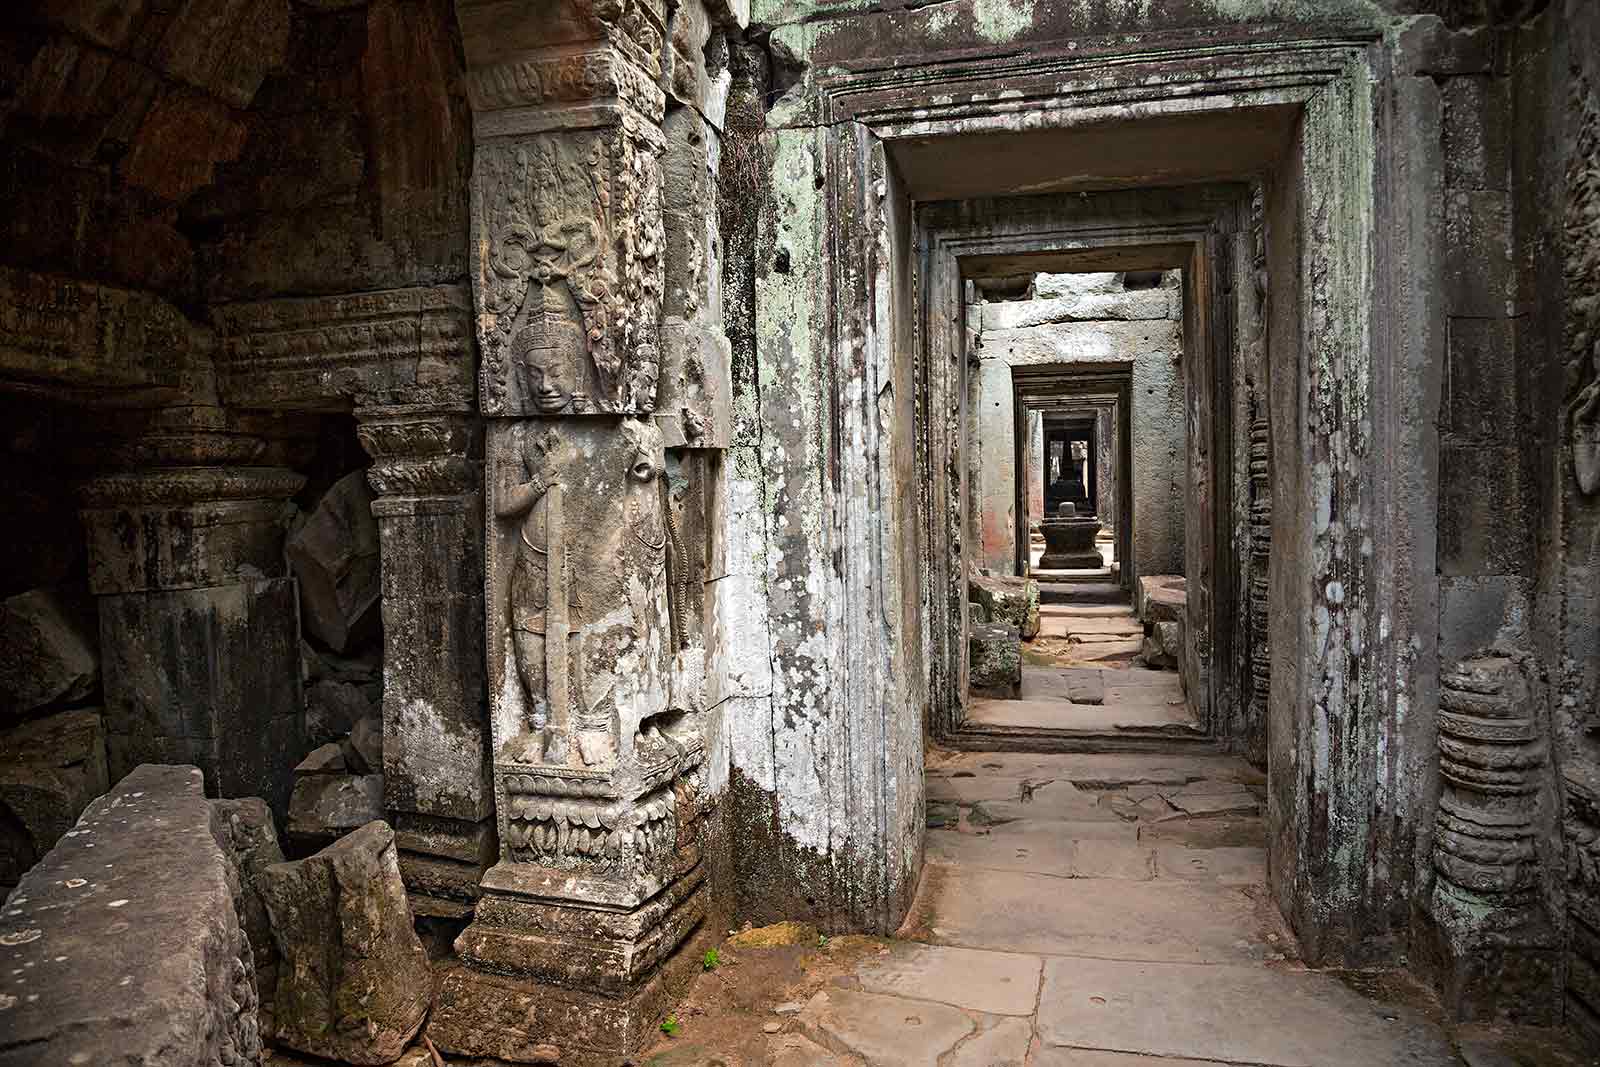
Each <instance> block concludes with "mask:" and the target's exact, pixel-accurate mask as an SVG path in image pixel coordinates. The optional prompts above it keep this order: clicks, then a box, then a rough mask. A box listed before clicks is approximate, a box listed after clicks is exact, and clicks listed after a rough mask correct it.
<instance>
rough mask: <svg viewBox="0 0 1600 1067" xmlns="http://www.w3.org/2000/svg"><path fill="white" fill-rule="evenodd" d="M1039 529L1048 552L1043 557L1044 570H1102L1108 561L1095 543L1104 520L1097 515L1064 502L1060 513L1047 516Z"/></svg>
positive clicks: (1040, 558)
mask: <svg viewBox="0 0 1600 1067" xmlns="http://www.w3.org/2000/svg"><path fill="white" fill-rule="evenodd" d="M1039 529H1040V532H1042V533H1043V534H1044V543H1045V550H1044V555H1042V556H1040V557H1039V569H1040V570H1046V571H1064V570H1099V569H1100V568H1101V567H1104V566H1105V565H1106V561H1105V558H1104V557H1102V556H1101V555H1100V553H1099V551H1097V550H1096V549H1095V547H1094V539H1095V535H1096V534H1098V533H1099V532H1100V520H1099V519H1097V518H1095V517H1094V516H1093V515H1083V516H1080V515H1077V514H1075V512H1074V509H1073V506H1072V505H1071V504H1063V505H1061V509H1060V511H1059V512H1058V513H1057V515H1056V517H1055V518H1051V519H1045V520H1044V521H1043V522H1041V523H1040V524H1039Z"/></svg>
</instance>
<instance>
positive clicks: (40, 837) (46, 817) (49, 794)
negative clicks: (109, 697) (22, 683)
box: [0, 708, 110, 886]
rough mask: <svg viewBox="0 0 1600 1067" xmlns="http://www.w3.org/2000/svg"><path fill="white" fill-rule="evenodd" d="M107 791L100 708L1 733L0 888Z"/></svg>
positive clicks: (15, 878)
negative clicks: (1, 815) (3, 815)
mask: <svg viewBox="0 0 1600 1067" xmlns="http://www.w3.org/2000/svg"><path fill="white" fill-rule="evenodd" d="M109 787H110V780H109V778H108V776H107V774H106V741H105V725H104V722H103V720H102V718H101V715H100V709H99V708H78V709H75V710H73V711H63V712H59V713H57V714H55V715H50V716H47V717H45V718H42V719H34V720H32V721H30V722H26V723H23V724H22V725H20V726H16V727H13V728H12V729H10V730H7V731H6V732H5V733H3V734H0V813H9V814H10V816H11V818H10V819H9V820H6V819H0V823H4V824H6V825H7V826H8V827H9V830H0V885H3V886H12V885H15V884H16V883H17V881H18V879H20V878H21V877H22V875H23V873H24V872H25V871H27V870H28V868H30V867H32V866H33V865H34V864H35V863H36V862H38V860H39V859H40V857H42V856H43V855H44V854H45V853H47V852H49V851H50V849H52V848H54V847H55V844H56V842H57V841H58V840H60V838H61V835H62V834H64V833H66V832H67V831H68V830H70V829H72V824H73V823H75V822H76V821H77V820H78V815H79V814H80V813H81V812H82V811H83V809H84V807H85V806H86V805H87V804H88V803H89V802H90V801H91V800H93V799H94V798H95V797H97V796H99V795H100V794H102V793H104V792H105V791H106V790H107V789H108V788H109Z"/></svg>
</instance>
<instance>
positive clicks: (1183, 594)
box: [1133, 574, 1189, 623]
mask: <svg viewBox="0 0 1600 1067" xmlns="http://www.w3.org/2000/svg"><path fill="white" fill-rule="evenodd" d="M1188 586H1189V583H1188V580H1187V579H1185V578H1184V576H1183V575H1181V574H1148V575H1141V576H1140V578H1139V584H1138V589H1137V590H1136V591H1135V593H1134V603H1133V610H1134V614H1135V615H1137V616H1139V620H1140V621H1141V622H1144V623H1152V622H1177V621H1179V620H1180V619H1182V618H1183V614H1184V606H1185V605H1186V604H1187V602H1188V598H1189V594H1188Z"/></svg>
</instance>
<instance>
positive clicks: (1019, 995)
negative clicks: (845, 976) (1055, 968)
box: [856, 945, 1042, 1015]
mask: <svg viewBox="0 0 1600 1067" xmlns="http://www.w3.org/2000/svg"><path fill="white" fill-rule="evenodd" d="M1041 966H1042V961H1041V960H1040V958H1039V957H1038V956H1025V955H1017V954H1015V953H1010V952H983V951H979V950H977V949H970V948H950V947H948V946H944V945H897V946H896V947H895V951H894V952H893V953H892V954H891V955H889V956H888V957H885V958H882V959H877V960H869V961H868V962H867V963H865V964H864V965H862V967H861V968H860V969H859V970H858V971H857V972H856V974H857V977H859V978H860V980H861V988H862V989H863V990H865V991H866V992H868V993H883V994H885V995H888V996H897V997H910V998H911V999H913V1000H933V1001H938V1002H939V1003H941V1004H949V1005H952V1006H953V1007H957V1008H967V1009H970V1010H972V1011H982V1012H988V1013H989V1014H991V1015H1032V1014H1033V1009H1034V1004H1035V1001H1037V1000H1038V996H1039V969H1040V967H1041Z"/></svg>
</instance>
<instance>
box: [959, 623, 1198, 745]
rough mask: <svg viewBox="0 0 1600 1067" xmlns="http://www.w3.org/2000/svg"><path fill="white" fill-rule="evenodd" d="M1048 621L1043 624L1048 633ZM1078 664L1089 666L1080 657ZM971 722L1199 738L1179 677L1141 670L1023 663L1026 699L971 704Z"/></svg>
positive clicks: (1094, 642) (1092, 645) (1094, 645)
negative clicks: (1189, 735)
mask: <svg viewBox="0 0 1600 1067" xmlns="http://www.w3.org/2000/svg"><path fill="white" fill-rule="evenodd" d="M1130 618H1131V616H1130ZM1050 621H1051V620H1050V619H1048V618H1046V619H1045V625H1046V627H1047V628H1048V626H1049V624H1050ZM1092 621H1095V622H1099V621H1102V620H1092ZM1141 640H1142V639H1141ZM1074 647H1075V648H1079V649H1094V648H1098V647H1100V643H1099V642H1098V641H1097V640H1091V641H1088V642H1085V643H1082V644H1080V645H1076V646H1074ZM1075 662H1080V663H1086V662H1091V661H1090V660H1085V659H1084V658H1083V657H1082V656H1081V654H1080V655H1079V656H1078V657H1077V658H1076V660H1075ZM967 718H968V720H969V721H971V722H973V723H977V724H981V725H984V726H1016V727H1026V728H1035V729H1036V728H1045V729H1058V730H1073V731H1084V732H1087V733H1094V734H1108V733H1116V732H1118V731H1141V732H1164V733H1195V734H1198V733H1199V731H1200V727H1199V724H1198V723H1196V722H1195V718H1194V714H1193V713H1192V712H1191V711H1190V710H1189V706H1188V701H1186V700H1185V699H1184V695H1183V687H1182V685H1181V684H1180V683H1179V680H1178V675H1177V673H1176V672H1174V671H1154V670H1146V669H1144V668H1139V667H1132V668H1104V667H1093V666H1076V667H1055V666H1043V665H1040V664H1035V663H1027V662H1024V663H1023V665H1022V699H1020V700H995V699H990V698H979V699H977V700H974V701H972V703H971V706H970V707H969V708H968V712H967Z"/></svg>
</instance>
